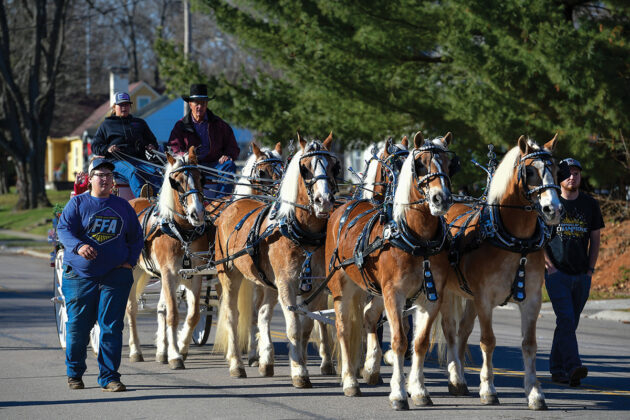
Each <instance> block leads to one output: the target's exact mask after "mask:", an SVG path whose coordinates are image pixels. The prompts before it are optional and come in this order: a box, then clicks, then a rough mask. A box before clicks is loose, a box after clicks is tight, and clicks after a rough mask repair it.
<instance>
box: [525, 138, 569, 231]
mask: <svg viewBox="0 0 630 420" xmlns="http://www.w3.org/2000/svg"><path fill="white" fill-rule="evenodd" d="M557 141H558V135H557V134H556V135H555V136H554V137H553V138H552V139H551V140H549V141H548V142H547V143H545V145H544V146H543V147H542V148H540V147H539V146H538V145H536V144H535V143H533V142H530V141H528V140H527V139H526V138H525V136H521V137H520V138H519V139H518V148H519V150H520V152H521V157H520V159H519V162H518V165H517V166H516V168H515V170H516V171H517V173H516V177H517V180H518V181H519V182H520V185H521V188H522V190H523V194H524V195H525V198H526V199H527V200H528V201H529V202H530V203H532V204H533V205H534V206H535V207H536V209H537V211H538V213H539V215H540V216H541V217H542V218H543V220H544V221H545V223H547V224H549V225H557V224H558V223H560V215H561V212H562V204H561V203H560V199H559V196H558V193H559V191H560V187H559V186H558V184H557V183H556V180H557V179H558V178H557V172H558V166H557V165H556V162H555V160H554V159H553V157H552V153H553V151H554V149H555V147H556V143H557Z"/></svg>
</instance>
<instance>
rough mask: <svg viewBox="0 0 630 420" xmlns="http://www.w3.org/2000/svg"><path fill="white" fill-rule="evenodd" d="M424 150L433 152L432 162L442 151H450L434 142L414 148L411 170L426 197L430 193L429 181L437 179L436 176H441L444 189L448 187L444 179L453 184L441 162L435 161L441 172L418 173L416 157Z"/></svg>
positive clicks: (419, 189)
mask: <svg viewBox="0 0 630 420" xmlns="http://www.w3.org/2000/svg"><path fill="white" fill-rule="evenodd" d="M423 152H429V153H430V154H431V162H433V161H434V159H435V156H436V155H439V154H441V153H447V152H448V151H447V150H445V149H444V148H442V147H439V146H437V145H434V144H432V143H425V144H424V145H422V146H420V147H419V148H417V149H414V150H413V152H412V155H413V164H412V165H411V172H412V174H413V177H414V179H416V181H417V182H416V188H417V190H418V191H419V192H420V194H422V195H423V196H424V197H426V196H427V195H428V192H427V191H426V190H425V188H426V187H428V186H429V183H430V182H431V181H432V180H433V179H435V178H440V181H441V182H442V188H443V189H444V190H446V189H447V185H446V184H445V183H444V181H445V180H446V181H447V182H448V185H449V186H450V185H451V178H450V177H449V175H448V174H447V173H445V172H444V171H442V170H441V168H442V165H441V164H440V163H439V162H437V161H436V162H435V165H436V166H437V167H438V168H440V171H439V172H428V173H427V174H426V175H423V176H422V177H420V176H419V175H418V173H417V170H416V159H417V156H418V155H420V154H421V153H423ZM427 170H428V171H430V170H431V168H430V167H429V168H427Z"/></svg>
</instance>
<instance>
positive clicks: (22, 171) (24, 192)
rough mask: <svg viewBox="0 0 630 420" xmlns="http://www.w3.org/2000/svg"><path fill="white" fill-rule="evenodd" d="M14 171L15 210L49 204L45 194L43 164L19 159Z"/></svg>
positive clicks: (48, 205)
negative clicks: (15, 179)
mask: <svg viewBox="0 0 630 420" xmlns="http://www.w3.org/2000/svg"><path fill="white" fill-rule="evenodd" d="M40 172H41V173H40ZM15 173H16V175H17V184H16V187H17V193H18V201H17V204H16V205H15V209H16V210H26V209H33V208H37V207H50V206H51V204H50V201H49V200H48V197H47V196H46V182H45V180H44V176H43V175H44V174H43V165H41V164H39V163H38V162H33V161H28V160H21V161H19V162H17V163H16V165H15Z"/></svg>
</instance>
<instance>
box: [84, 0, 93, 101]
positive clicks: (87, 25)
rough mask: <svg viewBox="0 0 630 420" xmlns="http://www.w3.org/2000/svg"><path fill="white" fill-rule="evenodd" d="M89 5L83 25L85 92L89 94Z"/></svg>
mask: <svg viewBox="0 0 630 420" xmlns="http://www.w3.org/2000/svg"><path fill="white" fill-rule="evenodd" d="M91 29H92V28H91V27H90V6H89V5H88V6H87V24H86V25H85V94H86V95H87V96H89V95H90V32H91Z"/></svg>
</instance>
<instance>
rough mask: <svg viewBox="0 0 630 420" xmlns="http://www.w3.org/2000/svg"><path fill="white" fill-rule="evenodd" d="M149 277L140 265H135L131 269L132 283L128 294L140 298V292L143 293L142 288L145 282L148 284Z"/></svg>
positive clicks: (145, 284)
mask: <svg viewBox="0 0 630 420" xmlns="http://www.w3.org/2000/svg"><path fill="white" fill-rule="evenodd" d="M150 279H151V276H149V274H148V273H147V272H146V271H144V270H143V269H142V268H140V267H136V268H135V269H134V270H133V285H132V289H131V293H130V294H129V296H131V297H133V298H134V299H136V300H138V299H140V297H141V296H142V293H144V289H145V288H146V287H147V284H149V280H150Z"/></svg>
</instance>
